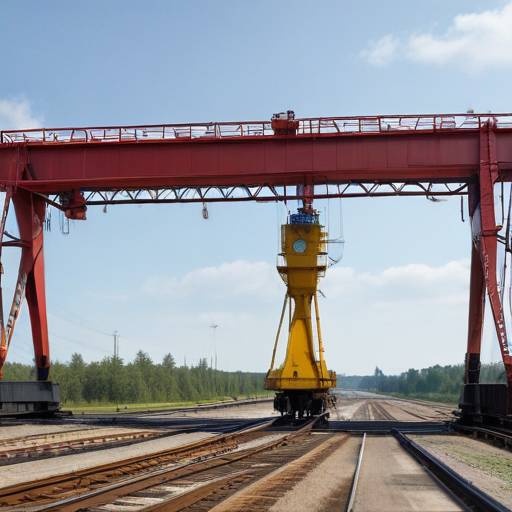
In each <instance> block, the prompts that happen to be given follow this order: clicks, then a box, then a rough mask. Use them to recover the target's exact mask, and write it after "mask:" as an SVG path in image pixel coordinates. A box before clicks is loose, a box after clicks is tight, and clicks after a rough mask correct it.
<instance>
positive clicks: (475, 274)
mask: <svg viewBox="0 0 512 512" xmlns="http://www.w3.org/2000/svg"><path fill="white" fill-rule="evenodd" d="M472 247H473V250H472V252H471V281H470V284H469V319H468V350H467V352H466V372H465V375H464V384H478V383H479V382H480V351H481V346H482V329H483V325H484V313H485V279H484V272H483V266H482V258H481V257H480V253H479V252H478V249H477V248H476V247H475V245H474V244H472Z"/></svg>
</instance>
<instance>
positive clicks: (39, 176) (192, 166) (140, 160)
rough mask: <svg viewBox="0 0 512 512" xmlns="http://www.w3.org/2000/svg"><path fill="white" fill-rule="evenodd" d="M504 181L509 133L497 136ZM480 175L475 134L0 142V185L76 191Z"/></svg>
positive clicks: (511, 150)
mask: <svg viewBox="0 0 512 512" xmlns="http://www.w3.org/2000/svg"><path fill="white" fill-rule="evenodd" d="M496 153H497V170H498V172H499V174H500V179H501V180H506V181H510V180H512V130H505V129H504V130H502V131H501V132H500V133H497V134H496ZM479 169H480V132H479V131H478V130H466V131H459V132H454V131H448V132H446V133H439V132H431V133H423V132H412V133H409V132H396V133H386V132H384V133H378V134H370V135H369V134H364V135H343V134H341V135H340V134H328V135H323V136H321V137H315V136H313V135H305V136H301V137H293V136H288V137H277V136H276V137H270V138H269V137H262V138H261V140H260V139H258V138H257V137H253V138H251V139H250V140H248V139H238V140H234V139H229V140H223V139H207V138H206V139H204V140H196V139H190V140H188V141H185V142H182V141H175V140H170V141H168V140H162V141H150V142H138V141H128V142H119V143H118V142H105V143H101V142H98V143H95V142H87V143H85V142H83V143H82V142H74V143H68V144H35V143H27V144H23V143H22V144H0V188H1V187H5V186H7V185H12V186H14V187H16V186H19V187H23V188H25V189H26V190H30V191H34V192H39V193H44V194H51V193H59V192H64V191H72V190H74V189H79V190H115V189H119V188H124V189H144V188H154V189H156V188H164V187H177V188H183V187H209V186H224V187H227V186H246V187H251V186H259V185H265V186H285V185H288V186H293V185H301V184H304V183H306V182H308V181H310V182H311V183H312V184H313V185H318V184H329V183H330V184H339V183H348V182H351V181H353V182H366V183H368V182H372V181H379V180H386V181H392V182H404V181H407V180H415V181H425V182H432V181H436V182H443V181H445V180H446V181H452V182H453V181H458V182H465V181H467V180H470V179H471V178H472V177H474V175H475V174H477V173H478V172H479Z"/></svg>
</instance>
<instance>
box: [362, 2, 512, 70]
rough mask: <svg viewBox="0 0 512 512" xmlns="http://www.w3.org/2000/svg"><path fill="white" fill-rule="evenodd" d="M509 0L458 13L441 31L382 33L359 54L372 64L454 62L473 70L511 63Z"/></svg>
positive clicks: (511, 6)
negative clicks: (492, 7) (495, 6)
mask: <svg viewBox="0 0 512 512" xmlns="http://www.w3.org/2000/svg"><path fill="white" fill-rule="evenodd" d="M511 48H512V1H510V2H508V3H507V4H506V5H505V6H504V7H503V8H502V9H496V10H488V11H483V12H479V13H468V14H459V15H458V16H456V17H455V18H454V19H453V22H452V24H451V25H450V27H449V28H448V29H447V30H446V32H445V33H444V34H434V33H432V32H423V33H418V34H413V35H410V36H402V37H399V36H397V35H391V34H388V35H385V36H384V37H382V38H381V39H380V40H378V41H370V42H369V43H368V46H367V48H366V49H364V50H363V51H362V52H361V53H360V55H361V57H363V58H364V59H366V60H367V61H368V62H369V63H370V64H372V65H374V66H381V67H382V66H386V65H389V64H390V63H391V62H393V61H394V60H398V59H408V60H410V61H413V62H421V63H427V64H438V65H455V66H457V67H459V68H461V69H464V70H466V71H469V72H471V73H476V72H478V71H481V70H483V69H485V68H510V67H512V51H511Z"/></svg>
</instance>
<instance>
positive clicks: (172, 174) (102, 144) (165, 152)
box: [0, 112, 512, 415]
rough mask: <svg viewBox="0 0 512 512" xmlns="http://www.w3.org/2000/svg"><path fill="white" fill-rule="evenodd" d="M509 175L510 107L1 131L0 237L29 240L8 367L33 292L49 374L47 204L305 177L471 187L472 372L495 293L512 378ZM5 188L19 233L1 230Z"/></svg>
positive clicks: (334, 190)
mask: <svg viewBox="0 0 512 512" xmlns="http://www.w3.org/2000/svg"><path fill="white" fill-rule="evenodd" d="M511 181H512V114H473V113H467V114H443V115H421V116H374V117H346V118H342V117H337V118H311V119H295V118H294V116H293V113H290V112H288V114H287V115H283V114H281V115H276V116H274V118H273V119H272V120H271V121H270V122H269V121H262V122H242V123H201V124H179V125H160V126H123V127H101V128H100V127H91V128H57V129H36V130H11V131H4V132H1V134H0V189H1V190H4V191H5V192H6V194H5V205H4V213H3V216H2V221H1V223H0V239H1V240H2V246H3V247H5V246H16V247H21V249H22V256H21V263H20V271H19V278H18V284H17V287H16V292H15V297H14V301H13V305H12V308H11V312H10V315H9V318H8V319H7V322H6V325H4V324H5V323H4V319H3V313H2V308H0V316H1V318H0V320H1V322H0V323H1V326H0V327H1V330H2V339H1V342H0V369H1V366H2V364H3V362H4V360H5V356H6V353H7V347H8V345H9V342H10V337H11V336H12V331H13V328H14V323H15V320H16V318H17V315H18V311H19V307H20V304H21V301H22V300H23V298H24V296H26V299H27V303H28V306H29V311H30V318H31V324H32V335H33V342H34V350H35V355H36V363H37V368H38V372H37V378H38V380H46V379H47V378H48V371H49V366H50V358H49V346H48V329H47V323H46V303H45V284H44V251H43V229H42V227H43V223H44V221H45V210H46V205H47V204H50V205H52V206H55V207H56V208H58V209H60V210H62V211H64V212H65V214H66V216H67V217H68V218H72V219H85V216H86V209H87V206H93V205H108V204H124V203H138V204H143V203H182V202H203V203H207V202H216V201H232V202H237V201H238V202H240V201H262V202H266V201H287V200H293V199H302V196H301V190H302V189H303V188H306V187H307V189H308V190H309V191H310V194H311V198H313V199H321V198H331V197H384V196H426V197H430V198H433V199H435V198H436V197H439V196H451V195H467V196H468V206H469V215H470V218H471V226H472V236H473V242H474V243H473V249H472V263H471V281H470V305H469V325H468V349H467V354H466V376H465V382H466V384H467V385H478V382H479V367H480V347H481V340H482V325H483V315H484V304H485V296H486V293H487V295H488V297H489V303H490V306H491V311H492V315H493V319H494V324H495V328H496V333H497V336H498V340H499V344H500V349H501V354H502V358H503V362H504V364H505V369H506V373H507V381H508V385H509V386H510V387H511V389H512V356H511V355H510V352H509V342H508V338H507V332H506V327H505V321H504V312H503V305H502V302H501V299H500V294H499V289H498V281H497V243H498V240H499V239H501V238H502V236H501V235H499V234H498V233H499V231H500V230H501V226H497V225H496V219H495V204H494V187H495V185H496V184H497V183H499V182H511ZM11 202H12V203H13V204H14V208H15V212H16V217H17V221H18V226H19V232H20V238H19V239H15V238H13V237H12V236H11V235H8V234H7V233H5V218H6V215H7V211H8V208H9V205H10V203H11ZM5 236H7V237H8V238H9V239H8V240H5V241H4V237H5ZM507 236H509V233H508V232H507ZM510 245H511V244H510V243H508V244H507V247H510ZM510 395H511V396H509V397H508V398H507V406H506V413H507V414H509V415H511V414H512V393H510ZM475 400H476V399H475ZM478 400H479V399H478Z"/></svg>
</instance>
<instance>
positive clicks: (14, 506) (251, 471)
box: [0, 399, 512, 512]
mask: <svg viewBox="0 0 512 512" xmlns="http://www.w3.org/2000/svg"><path fill="white" fill-rule="evenodd" d="M394 411H395V409H394V408H393V407H392V406H389V407H388V404H386V402H382V403H379V402H377V401H376V400H374V399H370V400H367V401H365V402H364V403H363V404H361V406H360V407H359V409H358V411H356V412H357V415H355V416H357V417H359V418H361V419H360V420H358V421H354V420H352V421H330V422H329V426H328V428H326V427H325V426H319V425H315V428H314V430H313V423H312V422H309V423H307V424H305V425H303V426H302V427H296V428H292V427H290V426H285V427H281V428H280V427H276V426H275V425H273V426H271V423H272V422H270V421H267V420H268V418H267V419H266V420H265V421H264V422H263V421H262V420H257V421H256V420H253V421H251V422H248V421H245V423H244V425H243V426H241V424H240V421H241V420H232V422H231V423H230V422H229V421H227V422H226V420H224V421H223V422H220V421H219V422H218V423H216V424H215V425H213V428H214V429H217V430H218V431H220V432H221V433H220V434H219V435H212V434H211V432H210V433H209V434H207V435H209V436H210V437H209V438H208V439H202V440H200V441H197V442H195V443H190V444H188V445H181V446H175V447H174V448H170V449H168V450H164V451H161V452H158V453H154V454H151V455H145V456H142V457H131V458H130V459H128V460H124V461H122V462H113V463H111V464H104V465H102V466H96V467H94V468H87V469H81V470H74V471H72V472H70V473H69V474H61V475H58V476H53V477H50V478H40V479H39V480H37V481H34V482H28V483H27V482H25V483H21V484H13V485H11V486H10V487H9V488H3V489H0V509H4V510H9V511H18V510H19V511H21V510H23V511H34V512H35V511H62V512H65V511H76V510H80V511H83V512H85V511H90V512H116V511H119V512H121V511H127V510H130V512H148V511H159V512H163V511H166V512H169V511H172V510H182V511H186V512H200V511H201V512H202V511H205V510H210V509H214V510H215V512H223V511H224V512H236V511H240V512H247V511H251V512H253V511H254V512H263V511H266V510H269V508H270V507H272V506H273V505H276V506H277V507H279V509H280V510H292V509H296V510H310V509H311V510H315V511H316V510H318V511H319V510H320V509H318V508H316V509H315V508H309V506H308V505H307V504H306V502H307V500H306V498H308V497H309V496H310V495H311V494H312V493H311V489H312V488H322V495H321V497H322V499H323V498H325V497H327V495H329V496H330V497H329V500H331V501H328V502H326V503H325V505H324V506H325V507H328V508H329V509H332V510H352V511H353V512H358V509H359V510H381V508H379V506H381V503H384V502H385V499H386V494H388V495H389V493H390V492H391V491H390V490H389V489H392V490H393V489H395V488H396V489H395V490H394V491H393V492H402V494H403V493H404V492H405V493H406V495H404V496H402V497H400V495H399V494H397V495H396V496H393V499H394V501H391V508H386V510H388V509H389V510H391V509H393V510H395V508H394V507H395V505H394V504H395V503H399V500H400V499H402V498H403V499H405V500H407V499H411V496H416V493H417V495H418V496H420V498H419V499H421V495H422V493H424V490H425V489H429V493H431V492H435V494H436V495H439V496H441V497H440V498H438V499H440V500H441V501H442V500H445V501H446V500H447V501H446V503H448V502H449V503H451V505H450V507H452V508H450V507H448V508H442V509H440V508H428V510H473V511H475V510H476V511H478V510H482V511H485V512H487V511H493V512H504V511H506V510H508V509H507V508H506V507H504V506H503V505H500V504H499V503H498V502H495V501H494V500H493V499H492V498H489V497H488V496H486V495H485V494H483V493H482V492H481V491H479V490H478V489H475V488H474V487H473V486H472V485H471V484H469V482H467V481H465V480H464V479H463V478H461V477H460V476H458V475H454V473H453V471H451V470H449V469H446V467H445V468H444V469H443V468H442V464H441V463H439V461H437V460H436V459H435V458H434V457H432V455H431V454H429V453H428V452H427V451H426V450H425V449H424V448H421V447H419V446H418V445H414V443H413V442H412V441H411V440H410V439H408V438H407V437H406V436H405V435H404V434H406V433H415V434H434V433H435V434H440V433H443V432H446V431H448V430H449V429H450V427H451V424H450V423H448V422H440V421H408V422H403V421H397V420H396V419H395V418H394V416H393V413H394ZM402 417H404V416H402ZM417 417H418V418H419V417H420V415H417ZM425 417H426V416H425ZM132 419H135V420H136V421H135V422H134V423H133V426H135V425H138V421H137V418H132ZM127 420H128V418H127ZM182 420H183V421H182ZM176 421H177V424H179V425H180V426H181V427H184V428H185V430H186V428H188V427H190V426H191V424H189V423H187V422H188V419H176ZM201 422H202V423H201ZM157 423H159V421H158V422H157ZM209 423H210V422H209V421H204V420H200V419H194V421H193V422H192V424H193V425H194V427H193V428H197V430H200V429H201V426H200V425H201V424H202V425H203V427H204V425H206V424H209ZM127 425H129V422H128V421H127V422H126V424H125V426H127ZM211 426H212V425H210V427H211ZM174 427H176V424H174V426H173V427H171V426H170V425H168V428H169V430H167V431H162V430H158V429H155V430H154V432H155V433H157V432H160V433H162V432H163V433H164V435H171V434H174V432H172V431H171V430H172V428H174ZM397 429H398V430H400V433H398V432H396V430H397ZM89 430H91V431H93V430H94V429H89ZM178 430H179V433H182V432H183V430H181V429H180V428H178ZM498 430H499V429H498ZM71 432H72V431H71ZM67 433H70V431H68V432H67ZM176 433H178V432H176ZM390 433H392V434H393V435H394V436H395V437H396V438H397V440H398V441H399V443H400V444H398V443H397V442H396V441H395V440H394V439H393V437H392V436H390V435H389V434H390ZM473 433H474V434H475V432H473ZM494 433H495V434H499V435H501V436H506V435H507V434H506V433H505V432H494ZM132 434H133V433H132ZM475 435H476V434H475ZM478 435H487V433H485V434H484V433H483V432H479V434H478ZM363 436H365V437H363ZM196 437H197V436H196ZM364 438H366V441H365V443H366V445H367V447H366V448H365V449H364V451H363V449H362V445H363V439H364ZM29 439H30V438H29ZM508 439H509V440H512V437H510V436H509V437H508ZM44 440H45V436H32V441H33V442H39V441H42V442H44ZM17 441H20V440H19V439H18V440H17ZM9 442H12V440H10V441H8V440H6V441H3V442H2V441H0V450H1V449H2V448H4V449H6V448H8V446H9V445H8V443H9ZM120 442H122V441H120ZM150 442H153V441H150ZM390 443H391V444H390ZM411 446H413V447H414V448H412V449H411V448H410V447H411ZM404 450H408V452H407V453H405V451H404ZM409 452H410V454H409ZM418 452H421V456H418V455H417V453H418ZM383 457H384V459H383ZM386 457H387V459H386ZM411 457H413V458H414V460H413V458H411ZM334 459H336V460H334ZM333 460H334V463H333ZM356 460H357V461H359V462H358V463H357V466H356ZM425 460H426V461H427V462H425ZM400 461H402V462H400ZM404 461H405V462H404ZM407 461H409V462H407ZM48 462H49V461H48ZM418 462H419V464H418ZM329 464H331V466H333V464H334V468H335V475H336V476H335V478H333V479H332V480H333V482H334V483H333V482H331V488H330V490H329V486H328V480H329V479H328V478H327V476H326V475H328V474H329V467H328V466H329ZM397 464H398V466H397ZM404 464H405V465H404ZM407 464H409V465H411V464H412V466H407ZM395 466H397V467H395ZM424 467H427V468H428V475H427V476H425V475H424V474H423V473H425V471H426V470H425V469H423V468H424ZM439 467H441V469H439ZM382 468H386V471H384V472H383V471H382ZM401 468H402V469H401ZM404 468H407V469H404ZM5 469H7V468H5ZM372 471H373V473H372ZM440 474H441V476H440ZM315 475H316V478H317V480H318V482H319V484H317V486H318V485H320V487H314V486H313V487H312V484H311V478H313V481H314V478H315ZM379 478H380V479H381V480H379ZM386 478H387V480H386ZM417 481H419V482H420V483H419V484H418V483H417ZM333 485H334V487H333ZM414 486H416V487H414ZM434 488H435V491H434ZM397 489H398V490H397ZM414 489H415V490H414ZM461 489H462V490H461ZM301 492H302V495H301ZM329 492H330V493H331V494H329ZM375 492H377V494H378V495H379V496H378V499H379V501H378V503H377V505H376V506H377V508H375V507H374V508H371V507H370V508H368V499H370V498H371V495H372V493H375ZM294 496H295V498H293V497H294ZM368 496H369V497H370V498H369V497H368ZM388 498H389V497H388ZM293 499H295V505H293V503H294V502H293ZM287 500H288V501H287ZM290 500H292V501H291V502H290ZM365 500H367V501H366V502H365ZM297 503H299V504H300V506H303V508H300V506H299V508H297V507H296V504H297ZM327 503H329V505H327ZM453 507H455V508H453ZM485 507H487V508H485ZM415 509H416V508H415ZM396 510H397V511H398V510H400V511H402V510H408V511H409V510H411V508H405V509H403V508H398V509H396ZM418 510H427V508H421V507H419V508H418Z"/></svg>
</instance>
